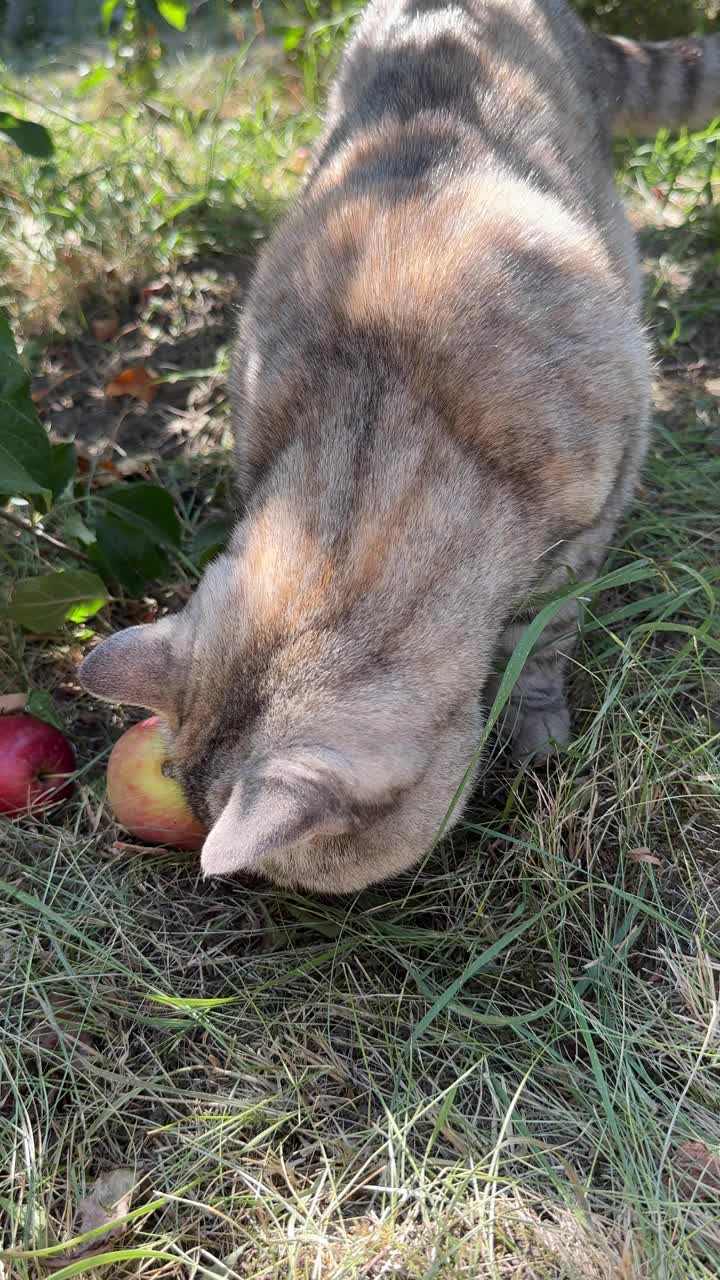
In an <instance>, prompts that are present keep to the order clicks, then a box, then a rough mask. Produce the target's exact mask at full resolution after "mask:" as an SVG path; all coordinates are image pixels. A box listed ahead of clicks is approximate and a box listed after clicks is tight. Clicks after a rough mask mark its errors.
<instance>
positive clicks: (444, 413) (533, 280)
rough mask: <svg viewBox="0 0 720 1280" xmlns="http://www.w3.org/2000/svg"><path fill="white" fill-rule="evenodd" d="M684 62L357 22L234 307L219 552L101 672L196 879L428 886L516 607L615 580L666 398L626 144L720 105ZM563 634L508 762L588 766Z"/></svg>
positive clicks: (499, 30)
mask: <svg viewBox="0 0 720 1280" xmlns="http://www.w3.org/2000/svg"><path fill="white" fill-rule="evenodd" d="M675 47H676V48H677V49H678V50H679V52H680V55H681V56H680V61H679V63H676V62H673V58H672V56H671V54H670V53H665V52H661V53H655V52H652V53H647V52H646V51H645V50H644V47H642V46H637V45H629V44H626V43H623V42H617V41H602V40H598V39H596V38H595V37H592V36H591V35H590V34H589V33H588V32H587V31H586V29H585V28H584V26H583V25H582V24H581V23H580V21H579V20H578V19H577V18H576V17H575V15H574V14H573V13H572V12H571V11H570V9H569V8H568V6H567V5H566V3H565V0H454V3H452V4H449V5H444V4H443V3H442V0H376V2H375V3H373V4H371V5H370V7H369V8H368V10H367V12H366V14H365V16H364V18H363V20H362V21H361V22H360V24H359V26H358V29H357V32H356V34H355V37H354V39H353V40H352V42H351V44H350V46H349V48H348V51H347V54H346V57H345V60H344V63H343V66H342V68H341V70H340V73H339V75H338V78H337V80H336V83H335V86H334V88H333V91H332V94H331V97H330V103H329V108H328V116H327V121H326V127H325V131H324V134H323V136H322V138H321V139H320V141H319V143H318V146H317V148H316V153H315V160H314V164H313V167H312V169H311V172H310V174H309V176H308V179H307V182H306V184H305V187H304V189H303V191H302V193H301V195H300V197H299V199H298V201H297V202H296V205H295V207H294V208H293V209H292V210H291V212H290V213H289V215H288V217H287V218H286V219H285V221H284V223H283V224H282V225H281V227H280V228H279V229H278V231H277V232H276V234H275V235H274V237H273V239H272V240H271V242H270V243H269V245H268V246H267V247H266V248H265V250H264V251H263V253H262V254H261V257H260V261H259V264H258V268H257V271H256V274H255V278H254V281H253V284H252V286H251V289H250V291H249V295H248V297H247V299H246V303H245V307H244V313H243V318H242V323H241V327H240V335H239V342H238V350H237V355H236V361H235V368H234V373H233V400H234V428H235V445H236V473H237V485H238V494H239V499H240V502H241V505H242V511H243V514H242V516H241V518H240V519H239V521H238V524H237V527H236V530H235V533H234V535H233V539H232V542H231V545H230V547H229V549H228V551H227V552H226V554H224V555H223V556H221V557H220V558H219V559H218V560H217V561H216V562H215V563H214V564H213V565H211V566H210V568H209V569H208V570H207V572H206V574H205V576H204V579H203V581H202V583H201V584H200V587H199V589H198V591H197V592H196V594H195V596H194V598H193V599H192V600H191V601H190V603H189V604H188V606H187V607H186V608H185V609H184V610H183V611H182V613H181V614H179V615H177V616H175V617H173V618H168V619H165V620H163V622H162V623H161V624H156V625H155V626H154V627H146V628H133V629H131V630H130V631H129V632H126V633H121V634H120V635H118V636H115V637H112V638H111V639H110V640H109V641H107V642H106V643H105V644H103V645H101V646H100V647H99V648H98V649H97V650H95V651H94V652H93V653H92V654H91V655H90V656H89V657H88V658H87V659H86V661H85V663H84V665H83V668H82V679H83V681H84V683H85V685H86V687H87V688H88V689H90V690H91V691H92V692H94V693H96V694H98V695H99V696H105V697H108V698H111V699H113V700H118V701H127V702H130V703H139V704H141V705H145V706H148V707H151V708H153V709H154V710H157V711H159V712H161V713H162V714H163V716H164V717H165V721H166V724H167V731H168V735H169V742H170V744H171V748H172V753H173V758H174V762H175V769H176V773H177V775H178V777H179V779H180V780H181V782H182V783H183V785H184V787H185V790H186V792H187V794H188V797H189V799H190V802H191V804H192V807H193V809H194V811H195V812H196V813H197V815H198V816H199V817H200V818H202V819H203V820H205V821H206V822H207V824H208V826H210V827H211V828H212V829H211V832H210V835H209V837H208V839H207V841H206V844H205V848H204V850H203V854H202V863H203V868H204V870H205V872H206V874H210V875H215V874H231V873H234V872H236V871H239V870H245V871H250V872H252V873H256V874H260V875H264V876H267V877H269V878H271V879H274V880H276V881H278V882H280V883H286V884H293V885H301V886H304V887H307V888H312V889H318V890H322V891H330V892H338V891H347V890H356V889H359V888H362V887H363V886H364V885H366V884H368V883H371V882H373V881H376V880H380V879H382V878H383V877H386V876H389V875H392V874H394V873H396V872H398V871H401V870H403V869H406V868H408V867H409V866H411V865H412V864H413V863H414V862H416V861H417V860H418V859H419V858H420V857H421V856H422V855H423V853H424V852H425V851H426V850H427V849H428V848H429V847H430V846H431V844H432V842H433V839H434V836H435V834H436V832H437V830H438V828H439V827H440V825H441V823H442V821H443V818H444V816H445V813H446V811H447V808H448V806H449V804H450V803H451V801H452V799H453V796H454V795H455V792H456V790H457V788H458V785H459V783H460V781H461V779H462V778H463V776H464V775H465V774H466V770H467V769H468V764H469V762H470V761H471V760H472V758H473V753H474V749H475V744H476V743H477V740H478V735H479V733H480V730H481V727H482V723H483V700H482V697H481V694H482V691H483V689H484V690H485V701H487V698H489V697H490V696H492V689H493V682H494V681H495V680H496V670H497V665H498V662H502V660H503V659H504V658H505V657H506V656H507V654H508V653H509V652H510V651H511V650H512V648H513V646H514V645H515V643H516V642H517V640H518V638H519V636H520V634H521V631H522V627H523V625H524V621H523V619H524V617H525V616H526V615H524V613H523V601H524V600H525V599H526V598H527V595H528V592H530V591H531V590H532V589H534V588H537V587H539V586H540V587H541V586H545V587H552V586H557V585H558V584H560V583H562V582H564V581H566V579H567V575H568V572H571V573H573V574H575V575H577V576H579V577H581V578H582V577H585V576H587V575H592V574H593V573H594V572H595V570H596V569H597V567H598V566H599V564H600V563H601V561H602V558H603V555H604V552H605V548H606V546H607V544H608V542H609V540H610V538H611V537H612V535H613V531H614V529H615V526H616V523H617V520H618V518H619V516H620V515H621V514H622V511H623V510H624V508H625V506H626V504H627V502H628V500H629V498H630V496H631V493H632V489H633V485H634V482H635V478H636V476H637V473H638V469H639V467H640V465H641V462H642V458H643V454H644V450H645V445H646V438H647V424H648V404H649V382H650V362H649V357H648V352H647V346H646V341H645V336H644V333H643V328H642V323H641V318H640V311H641V308H640V293H641V290H640V278H639V271H638V266H637V262H636V258H635V252H634V249H633V244H632V239H631V236H630V233H629V229H628V225H627V222H626V219H625V217H624V214H623V212H622V209H621V208H620V206H619V202H618V197H617V193H616V190H615V185H614V181H613V177H612V174H611V170H610V160H609V157H610V133H611V130H612V128H613V127H615V128H621V127H622V128H624V127H626V126H627V124H628V122H629V121H631V120H632V121H634V122H637V123H639V124H643V123H647V122H650V121H653V120H654V119H655V115H654V113H655V111H656V110H658V111H659V110H661V109H665V108H666V109H667V110H669V111H671V112H672V113H674V114H673V119H677V118H679V117H678V113H681V112H683V111H686V112H690V118H692V119H695V118H696V113H697V112H700V111H704V110H706V109H708V108H709V107H710V106H711V104H712V102H713V101H714V99H713V93H712V89H711V88H709V87H708V86H709V85H710V83H711V81H712V79H713V75H714V73H713V71H712V67H713V65H714V61H715V60H716V58H717V49H716V45H715V43H714V42H712V43H711V44H709V45H707V46H703V48H704V49H705V50H706V52H705V53H703V54H701V56H700V59H699V60H698V61H694V60H692V59H689V55H688V56H686V54H684V53H683V50H685V51H687V50H688V49H690V48H691V46H689V45H688V44H687V42H685V43H684V44H681V45H679V46H675ZM692 47H693V48H694V46H692ZM671 48H672V46H671ZM683 59H684V60H683ZM676 65H677V67H679V68H680V69H679V70H675V71H673V70H672V67H673V66H676ZM683 68H684V70H683ZM695 71H697V72H698V74H697V76H696V77H695V78H694V79H693V77H694V74H695ZM573 622H574V615H573V611H572V610H571V609H568V610H567V611H566V614H564V615H563V616H562V617H561V618H559V619H558V620H557V621H556V624H555V626H554V628H553V629H552V630H551V631H550V632H549V633H548V634H547V636H546V637H545V643H544V645H543V647H542V648H541V650H540V651H539V652H537V653H535V654H534V656H533V658H532V659H531V661H530V662H529V663H528V664H527V666H526V668H525V670H524V672H523V674H522V677H521V679H520V681H519V682H518V685H517V687H516V689H515V692H514V694H513V699H512V704H511V706H510V708H509V713H508V718H507V727H508V729H509V731H510V733H511V735H512V737H513V740H514V743H515V747H516V749H517V750H518V751H519V752H520V753H522V754H526V753H534V754H536V753H542V752H543V751H547V750H548V748H549V747H550V746H551V745H552V741H553V740H555V741H560V742H564V741H566V740H567V738H568V735H569V732H570V713H569V709H568V705H567V701H566V696H565V670H566V665H567V657H568V654H569V652H570V650H571V647H572V639H571V636H570V635H569V631H570V632H571V630H572V624H573ZM461 809H462V806H461V805H460V806H458V807H457V808H456V809H455V813H454V820H456V819H457V817H458V816H459V815H460V813H461Z"/></svg>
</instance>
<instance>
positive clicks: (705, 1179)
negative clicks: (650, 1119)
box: [673, 1141, 720, 1199]
mask: <svg viewBox="0 0 720 1280" xmlns="http://www.w3.org/2000/svg"><path fill="white" fill-rule="evenodd" d="M673 1164H674V1166H675V1168H676V1170H677V1173H678V1182H679V1184H680V1186H681V1187H682V1189H683V1191H684V1192H685V1194H686V1195H687V1197H688V1199H690V1197H691V1196H694V1197H696V1198H697V1197H700V1198H701V1199H708V1198H710V1197H711V1196H717V1195H718V1194H719V1193H720V1156H716V1155H713V1153H712V1151H711V1150H710V1149H709V1147H706V1146H705V1143H704V1142H691V1141H688V1142H681V1143H680V1146H679V1147H678V1148H677V1150H676V1152H675V1155H674V1156H673Z"/></svg>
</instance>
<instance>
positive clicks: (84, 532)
mask: <svg viewBox="0 0 720 1280" xmlns="http://www.w3.org/2000/svg"><path fill="white" fill-rule="evenodd" d="M62 532H63V538H64V539H65V541H66V542H67V541H70V542H79V543H80V545H81V546H82V547H90V546H92V544H93V542H94V541H95V534H94V533H93V531H92V529H88V527H87V525H86V523H85V521H84V520H83V518H82V516H81V515H80V513H79V512H78V511H75V510H71V511H69V512H68V514H67V516H66V517H65V519H64V521H63V531H62Z"/></svg>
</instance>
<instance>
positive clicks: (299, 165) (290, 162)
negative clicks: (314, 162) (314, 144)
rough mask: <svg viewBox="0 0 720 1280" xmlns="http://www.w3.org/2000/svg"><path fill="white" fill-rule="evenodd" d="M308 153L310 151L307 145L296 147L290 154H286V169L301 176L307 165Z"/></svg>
mask: <svg viewBox="0 0 720 1280" xmlns="http://www.w3.org/2000/svg"><path fill="white" fill-rule="evenodd" d="M310 154H311V152H310V148H309V147H298V148H297V150H295V151H293V153H292V155H291V156H288V158H287V160H286V161H285V168H286V169H288V170H289V171H290V173H296V174H297V175H298V176H301V175H302V174H303V173H304V172H305V170H306V169H307V167H308V163H309V161H310Z"/></svg>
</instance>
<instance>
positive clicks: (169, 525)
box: [90, 483, 180, 595]
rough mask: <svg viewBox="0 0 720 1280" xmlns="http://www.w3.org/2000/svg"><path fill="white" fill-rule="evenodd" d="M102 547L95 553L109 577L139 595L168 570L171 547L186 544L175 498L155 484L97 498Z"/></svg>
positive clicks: (124, 488) (128, 486) (115, 490)
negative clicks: (181, 530)
mask: <svg viewBox="0 0 720 1280" xmlns="http://www.w3.org/2000/svg"><path fill="white" fill-rule="evenodd" d="M93 501H94V504H95V507H96V509H97V508H98V507H99V508H100V514H99V515H98V518H97V520H96V524H95V532H96V537H97V546H96V547H94V548H91V550H90V554H91V555H92V557H93V559H94V560H95V561H96V563H97V564H98V565H99V566H100V568H101V570H102V571H103V573H104V574H105V575H106V576H108V575H109V576H111V577H112V578H116V579H117V581H118V582H120V583H121V584H122V586H123V587H125V589H126V590H127V591H129V592H131V593H132V594H134V595H137V594H138V593H139V592H141V591H142V589H143V587H144V586H145V583H146V582H148V581H149V580H150V579H151V578H161V577H163V575H164V574H165V573H166V572H167V570H168V567H169V561H168V557H167V550H169V549H171V548H176V547H178V546H179V544H180V524H179V522H178V518H177V516H176V514H175V508H174V507H173V503H172V498H171V497H170V495H169V493H167V492H166V490H165V489H160V488H159V487H158V486H157V485H153V484H145V483H140V484H118V485H113V486H112V488H110V489H104V490H103V492H102V494H98V495H96V496H95V497H94V500H93Z"/></svg>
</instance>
